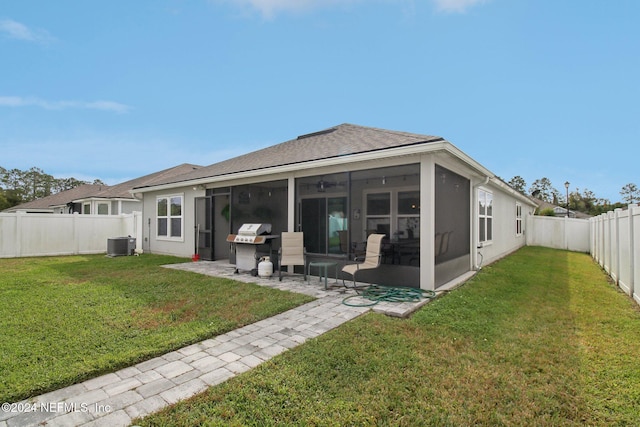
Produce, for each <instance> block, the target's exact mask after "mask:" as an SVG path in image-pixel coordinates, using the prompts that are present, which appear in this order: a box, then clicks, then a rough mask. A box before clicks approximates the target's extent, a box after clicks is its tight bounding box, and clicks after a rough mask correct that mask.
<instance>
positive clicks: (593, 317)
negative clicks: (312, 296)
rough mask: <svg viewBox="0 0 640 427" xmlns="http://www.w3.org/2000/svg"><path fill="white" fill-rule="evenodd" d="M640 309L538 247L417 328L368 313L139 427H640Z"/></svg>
mask: <svg viewBox="0 0 640 427" xmlns="http://www.w3.org/2000/svg"><path fill="white" fill-rule="evenodd" d="M638 337H640V310H638V306H637V305H636V304H635V303H634V302H633V301H631V300H630V299H629V298H628V297H627V296H626V295H623V294H622V293H621V292H620V291H619V290H618V289H617V288H616V287H615V286H614V285H612V284H610V283H609V282H608V281H607V277H606V276H605V275H604V273H603V272H602V271H601V269H600V268H599V266H597V265H596V264H594V263H593V261H592V260H591V258H590V257H589V256H588V255H586V254H580V253H572V252H565V251H557V250H552V249H545V248H537V247H528V248H523V249H521V250H520V251H518V252H517V253H515V254H513V255H511V256H509V257H507V258H505V259H503V260H501V261H499V262H497V263H495V264H493V265H491V266H487V267H485V268H484V269H483V270H482V271H481V272H480V273H479V274H478V275H477V276H475V277H474V278H473V279H472V280H471V281H470V282H468V283H467V284H466V285H465V286H463V287H461V288H459V289H457V290H455V291H453V292H451V293H449V294H447V295H445V296H443V297H440V298H438V299H436V300H435V301H433V302H432V303H430V304H427V305H426V306H425V307H423V308H422V309H421V310H419V311H418V312H417V313H415V314H414V315H413V316H412V317H411V318H410V319H404V320H403V319H394V318H390V317H386V316H384V315H379V314H373V313H371V314H367V315H365V316H361V317H359V318H357V319H355V320H354V321H351V322H348V323H347V324H344V325H342V326H340V327H339V328H337V329H335V330H333V331H330V332H329V333H327V334H324V335H322V336H320V337H318V338H316V339H313V340H310V341H307V342H306V343H305V344H303V345H301V346H299V347H297V348H295V349H292V350H290V351H288V352H286V353H283V354H281V355H279V356H277V357H276V358H274V359H272V360H271V361H269V362H266V363H264V364H262V365H260V366H259V367H257V368H256V369H253V370H251V371H249V372H247V373H245V374H242V375H240V376H238V377H235V378H233V379H231V380H229V381H227V382H225V383H223V384H221V385H219V386H216V387H212V388H210V389H209V390H208V391H207V392H205V393H203V394H201V395H198V396H196V397H194V398H192V399H190V400H188V401H185V402H181V403H178V404H176V405H174V406H172V407H170V408H167V409H166V410H164V411H162V412H159V413H157V414H154V415H151V416H149V417H147V418H144V419H142V420H136V421H135V424H137V425H142V426H191V425H208V426H218V425H219V426H223V425H224V426H227V425H230V426H275V425H323V426H342V425H381V426H385V425H393V426H415V425H442V426H448V425H450V426H458V425H485V426H486V425H491V426H494V425H498V426H500V425H503V426H514V425H517V426H520V425H536V426H558V425H562V426H583V425H621V426H622V425H625V426H626V425H640V411H639V410H638V408H640V369H638V362H637V360H638V359H637V358H638V355H639V354H640V339H638Z"/></svg>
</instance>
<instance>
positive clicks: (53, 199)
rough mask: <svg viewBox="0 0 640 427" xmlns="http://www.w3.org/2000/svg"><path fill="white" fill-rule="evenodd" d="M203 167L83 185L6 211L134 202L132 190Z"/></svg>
mask: <svg viewBox="0 0 640 427" xmlns="http://www.w3.org/2000/svg"><path fill="white" fill-rule="evenodd" d="M201 167H202V166H198V165H192V164H189V163H183V164H181V165H178V166H175V167H172V168H169V169H165V170H162V171H160V172H155V173H152V174H149V175H145V176H143V177H140V178H135V179H132V180H129V181H126V182H123V183H120V184H116V185H112V186H108V185H94V184H83V185H80V186H78V187H75V188H72V189H70V190H65V191H61V192H59V193H56V194H52V195H51V196H47V197H43V198H40V199H36V200H33V201H31V202H27V203H22V204H20V205H17V206H13V207H12V208H9V209H6V210H5V211H16V210H23V209H26V210H28V209H34V210H35V209H51V208H52V207H54V206H64V205H66V204H67V203H69V202H72V201H74V200H83V199H91V198H101V199H132V200H133V199H134V197H133V196H132V195H131V193H130V190H131V189H132V188H134V187H138V186H147V185H154V184H155V183H156V182H159V181H165V180H167V179H175V178H176V177H178V176H181V175H184V174H188V173H191V172H193V171H194V170H197V169H198V168H201Z"/></svg>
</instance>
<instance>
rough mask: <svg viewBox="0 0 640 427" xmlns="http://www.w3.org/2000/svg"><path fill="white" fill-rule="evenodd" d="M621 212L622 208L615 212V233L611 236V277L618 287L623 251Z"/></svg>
mask: <svg viewBox="0 0 640 427" xmlns="http://www.w3.org/2000/svg"><path fill="white" fill-rule="evenodd" d="M620 212H622V209H620V208H616V209H614V211H613V227H614V233H613V235H612V236H611V238H612V239H613V241H612V242H611V270H612V274H611V276H612V277H613V280H614V281H615V283H616V285H618V286H620V250H621V249H622V248H621V247H620V246H621V245H620Z"/></svg>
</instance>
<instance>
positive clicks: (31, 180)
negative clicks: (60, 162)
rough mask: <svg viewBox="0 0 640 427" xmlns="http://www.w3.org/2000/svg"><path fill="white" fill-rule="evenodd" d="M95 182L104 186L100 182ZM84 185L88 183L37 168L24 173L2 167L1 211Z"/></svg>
mask: <svg viewBox="0 0 640 427" xmlns="http://www.w3.org/2000/svg"><path fill="white" fill-rule="evenodd" d="M95 182H96V183H100V184H102V181H100V180H96V181H95ZM82 184H87V182H85V181H80V180H77V179H75V178H54V177H53V176H51V175H49V174H48V173H45V172H44V171H43V170H42V169H40V168H36V167H32V168H31V169H29V170H27V171H22V170H20V169H10V170H8V169H5V168H3V167H2V166H0V210H3V209H7V208H10V207H13V206H16V205H19V204H21V203H25V202H30V201H31V200H35V199H40V198H42V197H46V196H50V195H51V194H55V193H59V192H61V191H65V190H70V189H72V188H75V187H78V186H80V185H82Z"/></svg>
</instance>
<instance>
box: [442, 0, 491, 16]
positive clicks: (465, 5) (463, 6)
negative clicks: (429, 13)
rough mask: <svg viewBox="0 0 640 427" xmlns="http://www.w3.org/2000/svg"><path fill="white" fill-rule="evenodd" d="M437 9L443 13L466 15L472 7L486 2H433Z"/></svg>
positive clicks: (475, 0) (470, 0)
mask: <svg viewBox="0 0 640 427" xmlns="http://www.w3.org/2000/svg"><path fill="white" fill-rule="evenodd" d="M433 1H434V3H435V5H436V9H438V10H439V11H441V12H451V13H464V12H466V11H467V9H469V8H470V7H472V6H475V5H477V4H480V3H484V2H485V1H486V0H433Z"/></svg>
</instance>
